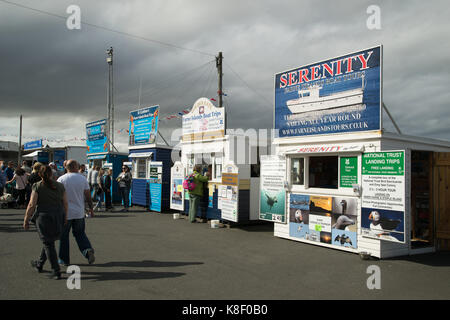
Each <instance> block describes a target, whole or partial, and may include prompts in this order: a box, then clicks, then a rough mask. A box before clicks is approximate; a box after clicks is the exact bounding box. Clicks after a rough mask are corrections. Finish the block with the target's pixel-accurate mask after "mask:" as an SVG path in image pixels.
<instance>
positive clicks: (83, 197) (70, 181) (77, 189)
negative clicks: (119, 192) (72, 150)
mask: <svg viewBox="0 0 450 320" xmlns="http://www.w3.org/2000/svg"><path fill="white" fill-rule="evenodd" d="M78 170H79V165H78V163H77V162H76V161H75V160H69V161H67V173H66V174H65V175H63V176H61V177H59V179H58V182H61V183H62V184H63V185H64V188H65V189H66V194H67V201H68V203H69V207H68V213H67V224H66V225H65V226H64V229H63V232H62V234H61V240H60V243H59V263H60V264H64V265H69V264H70V253H69V233H70V229H71V228H73V230H72V233H73V235H74V237H75V240H76V241H77V244H78V248H79V249H80V251H81V253H82V254H83V256H84V257H85V258H86V259H88V262H89V264H92V263H94V261H95V256H94V249H93V248H92V245H91V243H90V242H89V239H88V237H87V235H86V232H85V206H84V205H85V201H87V203H88V206H89V211H90V215H91V216H93V204H92V198H91V193H90V191H89V184H88V182H87V180H86V178H85V177H84V176H82V175H81V174H79V173H78Z"/></svg>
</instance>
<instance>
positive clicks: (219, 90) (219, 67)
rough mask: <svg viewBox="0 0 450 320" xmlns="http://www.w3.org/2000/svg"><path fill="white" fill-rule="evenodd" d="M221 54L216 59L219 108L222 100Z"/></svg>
mask: <svg viewBox="0 0 450 320" xmlns="http://www.w3.org/2000/svg"><path fill="white" fill-rule="evenodd" d="M222 60H223V56H222V52H219V56H217V57H216V67H217V73H218V75H219V83H218V91H217V94H218V95H219V108H222V107H223V104H222V98H223V92H222V76H223V73H222Z"/></svg>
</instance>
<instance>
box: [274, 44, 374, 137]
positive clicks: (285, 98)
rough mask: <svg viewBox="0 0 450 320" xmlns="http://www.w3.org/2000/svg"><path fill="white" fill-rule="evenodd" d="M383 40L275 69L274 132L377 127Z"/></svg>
mask: <svg viewBox="0 0 450 320" xmlns="http://www.w3.org/2000/svg"><path fill="white" fill-rule="evenodd" d="M381 72H382V46H378V47H374V48H371V49H367V50H362V51H358V52H355V53H351V54H348V55H345V56H341V57H337V58H333V59H329V60H325V61H321V62H318V63H315V64H310V65H307V66H303V67H300V68H296V69H292V70H289V71H285V72H282V73H278V74H276V75H275V114H274V122H275V124H274V128H275V129H278V136H279V137H295V136H309V135H319V134H338V133H349V132H360V131H373V130H380V128H381V103H382V101H381Z"/></svg>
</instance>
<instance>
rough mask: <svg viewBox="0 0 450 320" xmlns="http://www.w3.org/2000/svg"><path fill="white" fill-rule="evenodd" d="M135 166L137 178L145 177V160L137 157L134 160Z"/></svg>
mask: <svg viewBox="0 0 450 320" xmlns="http://www.w3.org/2000/svg"><path fill="white" fill-rule="evenodd" d="M136 164H137V165H136V167H137V170H136V173H137V178H144V179H145V177H146V171H147V170H146V164H147V161H146V160H145V159H139V158H138V159H137V161H136Z"/></svg>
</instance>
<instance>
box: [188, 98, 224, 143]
mask: <svg viewBox="0 0 450 320" xmlns="http://www.w3.org/2000/svg"><path fill="white" fill-rule="evenodd" d="M182 130H183V132H182V139H183V141H194V140H207V139H215V138H221V137H223V136H224V135H225V108H216V107H215V106H214V105H213V104H212V102H211V101H210V100H209V99H208V98H200V99H198V100H197V101H196V102H195V103H194V106H193V107H192V109H191V111H190V112H189V113H188V114H185V115H184V116H183V119H182Z"/></svg>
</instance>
